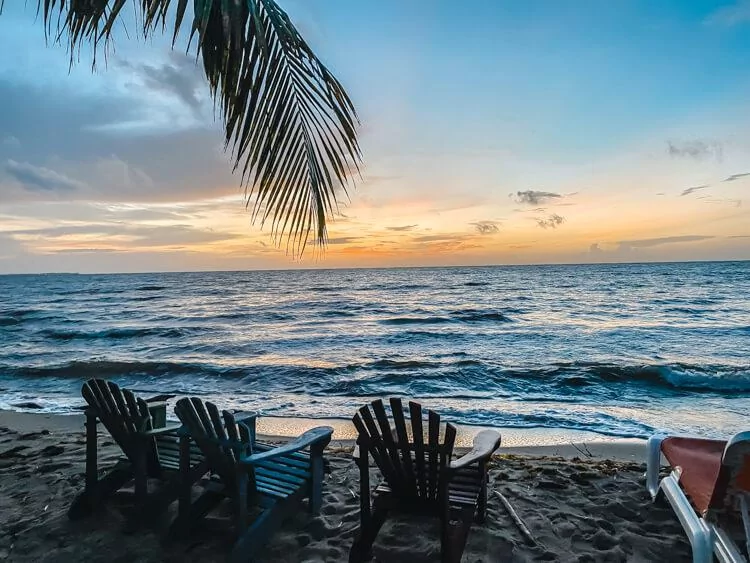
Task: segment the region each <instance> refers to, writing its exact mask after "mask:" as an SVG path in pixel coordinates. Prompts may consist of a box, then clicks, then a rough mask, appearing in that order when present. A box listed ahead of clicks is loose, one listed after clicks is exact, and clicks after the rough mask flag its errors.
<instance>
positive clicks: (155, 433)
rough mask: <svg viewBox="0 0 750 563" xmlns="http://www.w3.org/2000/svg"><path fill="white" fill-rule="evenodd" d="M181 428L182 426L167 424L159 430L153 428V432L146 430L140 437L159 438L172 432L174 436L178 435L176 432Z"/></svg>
mask: <svg viewBox="0 0 750 563" xmlns="http://www.w3.org/2000/svg"><path fill="white" fill-rule="evenodd" d="M181 428H182V424H168V425H167V426H162V427H161V428H154V429H153V430H146V431H145V432H141V435H142V436H161V435H162V434H169V433H170V432H174V433H175V435H177V434H179V432H178V430H180V429H181Z"/></svg>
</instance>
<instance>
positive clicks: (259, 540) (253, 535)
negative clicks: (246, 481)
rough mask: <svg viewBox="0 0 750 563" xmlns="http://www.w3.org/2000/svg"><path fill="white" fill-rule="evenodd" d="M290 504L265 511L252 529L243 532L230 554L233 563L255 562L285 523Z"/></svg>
mask: <svg viewBox="0 0 750 563" xmlns="http://www.w3.org/2000/svg"><path fill="white" fill-rule="evenodd" d="M288 502H289V501H288V500H286V501H282V502H280V503H277V504H275V505H273V506H271V507H270V508H268V509H267V510H265V511H263V513H262V514H261V515H260V516H258V518H256V519H255V521H254V522H253V523H252V525H251V526H250V527H248V528H247V529H245V530H244V531H243V532H241V534H240V536H239V538H238V539H237V543H235V544H234V547H233V548H232V553H230V554H229V561H230V562H231V563H240V562H243V563H246V562H247V561H252V560H253V558H254V557H255V555H256V554H257V553H258V552H259V551H260V550H261V548H262V547H263V546H264V545H265V544H266V543H267V542H268V540H269V539H270V537H271V536H272V535H273V533H274V531H275V530H276V529H277V528H278V527H279V526H280V525H281V523H282V522H283V520H284V515H285V514H286V513H287V512H288V511H289V507H288V506H287V503H288ZM243 504H244V503H243Z"/></svg>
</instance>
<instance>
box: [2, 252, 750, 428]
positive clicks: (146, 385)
mask: <svg viewBox="0 0 750 563" xmlns="http://www.w3.org/2000/svg"><path fill="white" fill-rule="evenodd" d="M94 376H101V377H105V378H109V379H111V380H113V381H115V382H117V383H119V384H121V385H124V386H127V387H130V388H132V389H136V390H139V391H142V392H143V393H144V394H147V393H149V392H154V393H176V394H196V395H202V396H205V397H207V398H211V399H214V400H216V401H218V402H219V403H221V404H222V405H226V406H228V407H234V408H242V409H246V410H257V411H259V412H261V413H262V414H266V415H269V416H302V417H312V418H350V417H351V416H352V414H353V413H354V411H355V409H356V408H357V407H358V406H360V405H362V404H364V403H365V402H367V401H370V400H372V399H373V398H375V397H383V396H404V397H412V398H416V399H418V400H420V401H421V402H423V403H424V404H426V405H428V406H430V407H433V408H435V409H437V410H439V411H440V412H441V414H443V416H444V417H446V418H447V419H450V420H453V421H455V422H457V423H461V424H468V425H485V426H502V427H511V428H555V429H566V430H571V431H575V430H583V431H589V432H596V433H598V434H601V435H606V436H617V437H645V436H648V435H649V434H651V433H652V432H654V431H655V430H657V429H659V430H666V431H671V432H689V433H699V434H702V435H707V436H727V435H730V434H732V433H734V432H737V431H740V430H747V429H748V421H750V262H712V263H679V264H677V263H675V264H618V265H614V264H612V265H570V266H497V267H451V268H406V269H351V270H293V271H248V272H216V273H158V274H137V275H130V274H127V275H125V274H123V275H63V274H60V275H28V276H26V275H21V276H3V277H0V408H3V409H15V410H35V411H45V412H54V413H66V412H72V410H73V409H74V408H75V406H77V405H80V404H81V403H82V400H81V399H80V396H79V389H80V385H81V383H82V382H83V381H84V380H85V379H87V378H89V377H94Z"/></svg>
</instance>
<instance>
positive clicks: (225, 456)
mask: <svg viewBox="0 0 750 563" xmlns="http://www.w3.org/2000/svg"><path fill="white" fill-rule="evenodd" d="M174 410H175V413H176V414H177V418H179V419H180V421H181V422H182V423H183V424H184V425H185V427H186V428H187V429H188V431H189V432H190V436H191V437H192V439H193V440H194V441H195V443H196V444H197V445H198V447H199V448H200V450H201V452H202V453H203V455H204V456H206V459H207V460H208V463H209V465H210V467H211V469H212V471H214V472H215V473H216V474H217V475H219V477H220V478H221V479H222V481H224V483H225V484H227V485H232V484H233V483H234V480H235V475H236V473H235V468H236V465H237V460H238V459H239V456H241V455H245V454H248V453H250V452H251V444H250V442H249V441H248V442H247V443H244V441H243V439H242V437H241V436H240V433H238V430H237V423H236V421H235V418H234V415H232V413H230V412H228V411H223V412H222V413H221V416H220V415H219V409H218V408H217V407H216V405H214V404H213V403H208V402H207V403H205V404H204V403H203V401H201V400H200V399H199V398H197V397H192V398H185V399H180V400H179V401H177V405H176V406H175V409H174Z"/></svg>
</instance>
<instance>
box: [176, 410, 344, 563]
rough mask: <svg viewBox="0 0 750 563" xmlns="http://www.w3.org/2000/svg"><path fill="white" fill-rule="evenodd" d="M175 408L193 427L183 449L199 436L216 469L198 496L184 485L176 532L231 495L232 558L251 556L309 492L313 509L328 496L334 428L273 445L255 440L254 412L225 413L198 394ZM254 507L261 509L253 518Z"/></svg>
mask: <svg viewBox="0 0 750 563" xmlns="http://www.w3.org/2000/svg"><path fill="white" fill-rule="evenodd" d="M175 413H176V414H177V417H178V418H179V419H180V421H182V423H183V425H184V427H185V429H186V430H187V432H188V433H189V437H188V436H187V435H185V436H184V437H183V442H182V447H183V451H187V447H188V445H187V444H188V440H194V441H195V443H196V444H197V445H198V447H199V448H200V450H201V451H202V452H203V454H204V455H205V456H206V459H207V460H208V463H209V466H210V470H211V473H212V474H213V479H212V480H210V481H209V482H208V483H207V484H206V485H207V486H206V487H205V489H204V491H203V493H202V494H201V495H200V496H199V497H198V498H197V499H195V501H193V500H192V498H191V497H192V495H191V489H192V487H191V486H189V485H186V486H185V487H184V488H183V490H182V494H181V495H180V502H179V515H178V517H177V520H176V521H175V523H174V525H173V530H174V532H175V533H181V534H185V533H188V532H189V531H190V530H191V529H193V528H194V527H195V526H196V525H198V524H199V523H200V522H201V521H202V520H203V518H204V517H205V516H206V515H208V513H209V512H210V511H211V510H213V509H214V508H215V507H217V506H218V504H219V503H220V502H222V501H223V500H224V499H229V500H230V501H231V506H232V514H233V518H232V520H233V528H234V534H235V537H236V542H235V544H234V547H233V549H232V552H231V554H230V560H232V561H247V560H248V559H251V558H252V557H253V556H254V555H255V554H256V553H257V552H258V550H259V549H260V548H261V547H262V546H263V545H264V544H265V542H266V541H267V540H268V539H269V538H270V537H271V535H272V534H273V533H274V531H275V530H276V528H278V527H279V525H280V524H281V522H282V521H283V519H284V518H285V517H287V516H289V515H291V514H294V513H295V512H296V511H297V510H298V508H299V504H300V502H301V500H302V499H303V498H304V497H308V498H309V499H310V500H309V509H310V512H311V513H313V514H317V513H318V511H319V510H320V506H321V503H322V499H323V495H322V487H323V450H324V449H325V447H326V446H327V445H328V443H329V442H330V440H331V435H332V434H333V429H332V428H330V427H328V426H319V427H317V428H313V429H312V430H308V431H307V432H305V433H304V434H302V435H301V436H300V437H299V438H296V439H295V440H292V441H290V442H288V443H286V444H284V445H282V446H279V447H273V446H270V445H267V444H262V443H260V442H258V441H256V439H255V421H256V416H255V415H252V416H249V417H246V418H244V419H243V420H237V418H236V417H235V415H234V414H232V413H231V412H229V411H226V410H225V411H222V412H221V415H220V413H219V409H218V408H217V407H216V405H214V404H212V403H209V402H206V403H204V402H203V401H201V400H200V399H198V398H195V397H192V398H185V399H180V400H179V401H177V405H176V407H175ZM185 470H186V471H187V470H188V468H187V466H185ZM185 483H187V481H185ZM251 508H257V509H259V510H260V513H259V514H258V515H257V516H256V517H255V518H254V519H253V520H252V521H251V519H250V509H251Z"/></svg>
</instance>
